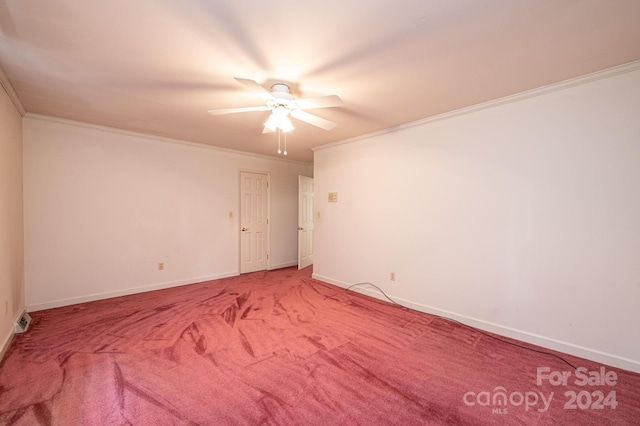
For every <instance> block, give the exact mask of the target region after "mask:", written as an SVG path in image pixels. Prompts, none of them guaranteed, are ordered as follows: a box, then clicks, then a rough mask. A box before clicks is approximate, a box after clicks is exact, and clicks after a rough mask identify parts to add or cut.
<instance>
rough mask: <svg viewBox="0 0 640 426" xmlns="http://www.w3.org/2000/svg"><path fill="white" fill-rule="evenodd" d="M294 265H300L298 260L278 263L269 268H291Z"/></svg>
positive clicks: (271, 269)
mask: <svg viewBox="0 0 640 426" xmlns="http://www.w3.org/2000/svg"><path fill="white" fill-rule="evenodd" d="M292 266H298V262H297V261H294V262H285V263H278V264H277V265H271V267H270V268H269V269H268V270H269V271H273V270H276V269H282V268H290V267H292Z"/></svg>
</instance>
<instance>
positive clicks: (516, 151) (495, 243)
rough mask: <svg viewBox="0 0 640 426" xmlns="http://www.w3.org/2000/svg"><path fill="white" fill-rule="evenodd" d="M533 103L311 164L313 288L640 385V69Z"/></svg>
mask: <svg viewBox="0 0 640 426" xmlns="http://www.w3.org/2000/svg"><path fill="white" fill-rule="evenodd" d="M604 76H606V77H605V78H602V77H604ZM596 77H598V78H596ZM578 83H580V84H578ZM534 94H537V96H532V95H533V94H532V93H529V94H528V96H520V97H516V98H515V99H514V100H512V101H510V102H495V103H493V104H492V105H484V106H483V108H474V109H471V110H469V111H468V112H465V113H459V114H451V115H449V116H447V117H443V118H442V119H438V120H430V121H425V122H423V123H419V124H416V125H413V126H406V127H403V128H399V129H396V130H395V131H388V132H386V133H381V134H376V135H371V136H370V137H366V138H363V139H360V140H357V141H349V143H344V144H334V145H332V146H327V147H323V148H321V149H318V150H316V152H315V163H314V164H315V170H314V175H315V185H316V186H315V187H316V206H317V207H316V208H317V209H318V210H319V212H320V214H321V216H320V219H319V220H317V222H316V224H315V236H316V246H315V265H314V277H316V278H319V279H324V280H326V281H329V282H333V283H335V284H339V285H343V286H346V285H349V284H353V283H360V282H370V283H373V284H376V285H378V286H379V287H381V288H382V289H383V290H384V291H385V292H386V293H387V294H389V295H390V296H392V297H395V298H396V299H398V300H400V301H402V302H404V303H406V304H407V305H410V306H412V307H414V308H419V309H421V310H423V311H427V312H434V313H444V314H447V315H449V316H453V317H454V318H457V319H461V320H463V321H465V322H467V323H469V324H472V325H476V326H480V327H482V328H485V329H488V330H493V331H497V332H499V333H501V334H503V335H509V336H513V337H516V338H520V339H523V340H527V341H530V342H533V343H538V344H542V345H543V346H546V347H550V348H557V349H560V350H563V351H566V352H570V353H573V354H576V355H579V356H583V357H587V358H591V359H593V360H596V361H599V362H605V363H609V364H613V365H617V366H620V367H622V368H626V369H630V370H634V371H640V339H638V331H639V329H638V324H640V66H639V65H638V63H635V64H631V66H628V67H627V68H623V69H617V70H616V72H609V73H605V74H604V75H599V76H590V77H589V78H583V79H581V80H580V81H573V82H570V84H569V83H568V84H566V85H563V87H562V88H561V89H558V90H548V89H547V90H541V91H538V92H536V93H534ZM333 191H336V192H338V203H337V204H330V203H328V202H327V193H328V192H333ZM392 271H393V272H395V273H396V277H397V278H396V279H397V281H396V282H390V281H389V273H390V272H392ZM374 293H375V292H374V291H373V290H372V291H370V294H374Z"/></svg>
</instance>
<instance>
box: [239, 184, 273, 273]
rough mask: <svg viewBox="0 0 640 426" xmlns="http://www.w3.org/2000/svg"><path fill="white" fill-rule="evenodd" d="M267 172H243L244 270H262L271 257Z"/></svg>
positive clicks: (241, 262) (241, 210)
mask: <svg viewBox="0 0 640 426" xmlns="http://www.w3.org/2000/svg"><path fill="white" fill-rule="evenodd" d="M268 182H269V181H268V176H267V175H266V174H263V173H250V172H240V273H241V274H246V273H248V272H254V271H262V270H265V269H267V267H268V259H269V250H268V248H269V211H268V210H269V183H268Z"/></svg>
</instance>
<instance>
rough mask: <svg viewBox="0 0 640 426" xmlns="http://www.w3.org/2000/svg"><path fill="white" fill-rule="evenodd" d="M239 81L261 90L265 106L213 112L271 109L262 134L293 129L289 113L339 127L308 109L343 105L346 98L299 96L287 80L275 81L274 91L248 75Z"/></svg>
mask: <svg viewBox="0 0 640 426" xmlns="http://www.w3.org/2000/svg"><path fill="white" fill-rule="evenodd" d="M234 78H235V80H236V81H237V82H238V83H240V84H242V85H244V86H245V87H247V88H248V89H250V90H251V91H253V92H255V93H257V94H258V95H259V96H261V97H262V99H263V100H264V101H265V105H262V106H254V107H243V108H226V109H214V110H210V111H209V114H212V115H221V114H233V113H237V112H250V111H271V115H270V116H269V119H268V120H267V121H266V122H265V123H264V131H263V132H262V133H269V132H275V131H276V130H280V131H282V132H288V131H290V130H293V124H291V121H290V120H289V118H288V117H289V116H291V117H293V118H296V119H298V120H300V121H304V122H305V123H309V124H311V125H314V126H316V127H320V128H321V129H325V130H331V129H333V128H334V127H335V126H336V123H334V122H333V121H329V120H326V119H324V118H322V117H318V116H317V115H313V114H309V113H308V112H306V111H304V110H305V109H314V108H329V107H340V106H343V105H344V104H343V102H342V99H340V97H339V96H337V95H327V96H319V97H316V98H302V99H296V98H295V97H294V96H293V95H292V94H291V93H289V86H288V85H287V84H285V83H275V84H273V85H272V86H271V92H269V91H268V90H267V89H265V88H264V87H262V86H261V85H260V84H258V83H257V82H255V81H253V80H249V79H246V78H237V77H234Z"/></svg>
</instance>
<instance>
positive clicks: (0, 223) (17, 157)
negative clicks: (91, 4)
mask: <svg viewBox="0 0 640 426" xmlns="http://www.w3.org/2000/svg"><path fill="white" fill-rule="evenodd" d="M0 74H1V73H0ZM5 84H8V83H5ZM22 231H23V229H22V116H21V115H20V113H19V112H18V110H17V109H16V108H15V107H14V105H13V103H12V102H11V99H10V98H9V97H8V96H7V94H6V92H5V91H4V90H3V88H2V87H0V359H1V358H2V353H3V352H4V350H5V349H6V348H7V344H8V343H9V341H10V340H11V337H12V336H13V324H14V322H15V321H16V320H17V318H18V316H19V315H20V314H21V313H22V311H23V310H24V307H25V305H24V274H23V268H24V262H23V232H22Z"/></svg>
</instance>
